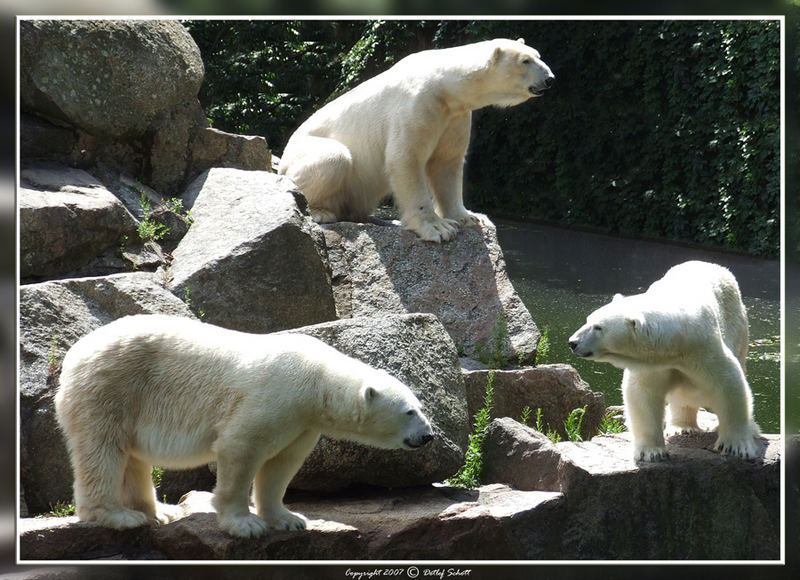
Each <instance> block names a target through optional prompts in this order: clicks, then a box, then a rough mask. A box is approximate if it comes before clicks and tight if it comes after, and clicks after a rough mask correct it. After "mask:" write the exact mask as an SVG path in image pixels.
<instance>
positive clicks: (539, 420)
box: [533, 407, 561, 443]
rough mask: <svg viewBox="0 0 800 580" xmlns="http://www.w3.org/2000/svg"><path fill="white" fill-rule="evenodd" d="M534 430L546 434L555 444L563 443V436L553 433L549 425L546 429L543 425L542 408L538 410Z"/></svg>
mask: <svg viewBox="0 0 800 580" xmlns="http://www.w3.org/2000/svg"><path fill="white" fill-rule="evenodd" d="M533 428H534V429H535V430H536V431H538V432H539V433H544V434H545V435H546V436H547V437H548V438H549V439H550V440H551V441H552V442H553V443H558V442H559V441H561V435H559V434H558V433H557V432H556V431H553V430H552V429H551V428H550V425H548V426H547V428H546V429H545V427H544V424H543V423H542V408H541V407H539V408H537V409H536V424H535V425H534V426H533Z"/></svg>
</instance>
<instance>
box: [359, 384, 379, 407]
mask: <svg viewBox="0 0 800 580" xmlns="http://www.w3.org/2000/svg"><path fill="white" fill-rule="evenodd" d="M377 395H378V391H376V390H375V387H370V386H366V387H364V388H363V389H361V397H362V398H363V399H364V400H365V401H367V402H368V403H369V402H370V401H371V400H372V399H374V398H375V397H376V396H377Z"/></svg>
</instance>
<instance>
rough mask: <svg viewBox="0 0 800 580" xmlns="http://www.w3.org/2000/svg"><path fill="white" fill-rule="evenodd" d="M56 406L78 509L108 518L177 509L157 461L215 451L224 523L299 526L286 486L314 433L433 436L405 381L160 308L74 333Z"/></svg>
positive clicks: (363, 438) (237, 527) (84, 515)
mask: <svg viewBox="0 0 800 580" xmlns="http://www.w3.org/2000/svg"><path fill="white" fill-rule="evenodd" d="M55 404H56V414H57V417H58V421H59V423H60V425H61V427H62V429H63V431H64V433H65V434H66V437H67V445H68V448H69V451H70V455H71V459H72V466H73V471H74V475H75V488H74V489H75V502H76V509H77V514H78V516H79V517H80V519H82V520H86V521H96V522H98V523H100V524H102V525H105V526H108V527H112V528H117V529H123V528H129V527H135V526H139V525H142V524H145V523H147V522H149V521H153V520H157V521H160V522H167V521H170V520H171V519H174V518H175V517H176V515H177V514H176V510H175V508H174V506H166V505H163V504H160V503H158V502H156V498H155V491H154V489H153V485H152V482H151V480H150V472H151V469H152V466H153V465H158V466H160V467H162V468H188V467H194V466H197V465H201V464H204V463H207V462H209V461H213V460H216V461H217V486H216V489H215V490H214V493H215V498H214V504H215V507H216V509H217V516H218V520H219V524H220V527H221V528H222V529H223V530H225V531H226V532H228V533H230V534H233V535H236V536H244V537H247V536H257V535H260V534H262V533H264V532H265V531H266V530H267V529H269V528H276V529H303V528H305V526H306V522H305V518H303V516H301V515H299V514H295V513H292V512H290V511H289V510H287V509H286V507H285V506H284V505H283V495H284V493H285V491H286V487H287V486H288V485H289V482H290V481H291V479H292V477H293V476H294V475H295V473H296V472H297V471H298V470H299V468H300V466H301V465H302V463H303V461H304V460H305V458H306V457H307V456H308V454H309V453H310V452H311V451H312V449H313V448H314V445H315V444H316V443H317V440H318V439H319V436H320V434H325V435H328V436H331V437H335V438H345V439H350V440H353V441H358V442H362V443H366V444H368V445H375V446H378V447H383V448H403V449H411V448H415V447H418V446H420V445H422V444H424V443H426V442H427V441H429V440H430V439H431V438H432V430H431V425H430V423H429V421H428V419H427V418H426V417H425V415H424V414H423V412H422V408H421V405H420V403H419V401H418V400H417V398H416V397H415V396H414V394H413V393H412V392H411V390H410V389H409V388H408V387H406V386H405V385H403V384H402V383H400V381H398V380H396V379H394V378H392V377H391V376H389V375H388V374H387V373H385V372H383V371H379V370H376V369H373V368H372V367H370V366H368V365H366V364H364V363H362V362H359V361H357V360H355V359H352V358H350V357H347V356H345V355H343V354H341V353H340V352H338V351H337V350H335V349H334V348H331V347H330V346H328V345H326V344H324V343H323V342H321V341H319V340H317V339H315V338H311V337H308V336H303V335H293V334H284V335H253V334H245V333H242V332H236V331H233V330H227V329H223V328H219V327H216V326H212V325H210V324H204V323H201V322H198V321H195V320H190V319H186V318H178V317H168V316H155V315H154V316H150V315H141V316H131V317H126V318H123V319H120V320H117V321H115V322H112V323H111V324H108V325H106V326H104V327H101V328H99V329H97V330H95V331H94V332H92V333H90V334H88V335H87V336H85V337H84V338H82V339H81V340H79V341H78V342H77V343H76V344H75V345H74V346H73V347H72V348H71V349H70V350H69V352H68V353H67V355H66V357H65V358H64V363H63V370H62V373H61V379H60V386H59V389H58V392H57V394H56V398H55ZM251 482H254V489H253V498H254V501H255V506H256V513H257V514H258V516H256V515H253V514H251V513H250V510H249V498H248V492H249V489H250V484H251Z"/></svg>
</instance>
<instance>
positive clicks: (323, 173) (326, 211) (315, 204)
mask: <svg viewBox="0 0 800 580" xmlns="http://www.w3.org/2000/svg"><path fill="white" fill-rule="evenodd" d="M352 170H353V158H352V155H351V153H350V150H349V149H348V148H347V147H346V146H345V145H344V144H342V143H340V142H339V141H336V140H334V139H328V138H325V137H310V136H305V137H297V138H295V139H294V140H293V141H292V143H291V147H287V151H286V153H285V154H284V157H283V159H281V168H280V170H279V172H280V173H281V174H284V175H286V176H287V177H290V178H291V179H292V181H294V182H295V184H296V185H297V187H299V188H300V191H302V192H303V195H304V196H305V197H306V199H307V200H308V210H309V212H310V213H311V218H312V219H313V220H314V221H315V222H317V223H320V224H324V223H333V222H335V221H337V220H338V219H339V218H341V217H342V216H340V215H339V213H340V211H341V208H342V206H343V205H346V201H347V200H346V199H344V198H345V197H346V196H348V195H350V192H349V191H348V190H347V179H348V177H349V176H350V174H351V173H352Z"/></svg>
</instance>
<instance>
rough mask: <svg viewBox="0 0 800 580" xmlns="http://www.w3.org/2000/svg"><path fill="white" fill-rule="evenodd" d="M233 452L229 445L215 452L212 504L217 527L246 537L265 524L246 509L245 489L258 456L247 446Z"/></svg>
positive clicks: (263, 528)
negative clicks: (215, 469) (214, 481)
mask: <svg viewBox="0 0 800 580" xmlns="http://www.w3.org/2000/svg"><path fill="white" fill-rule="evenodd" d="M241 451H242V452H241V453H237V452H236V451H235V450H234V449H232V448H231V447H230V446H228V447H224V446H223V447H220V449H219V450H218V453H217V485H216V487H215V488H214V499H213V505H214V508H215V509H216V510H217V521H218V522H219V527H220V528H221V529H222V530H224V531H225V532H228V533H229V534H231V535H232V536H239V537H242V538H249V537H254V536H260V535H263V534H264V533H265V532H266V531H267V524H266V522H264V520H262V519H261V518H259V517H258V516H256V515H255V514H253V513H250V506H249V499H250V498H249V492H250V483H251V482H252V481H253V477H254V476H255V472H256V469H257V461H258V458H257V457H256V456H255V453H254V452H253V451H252V450H251V449H241Z"/></svg>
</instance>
